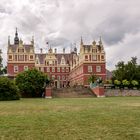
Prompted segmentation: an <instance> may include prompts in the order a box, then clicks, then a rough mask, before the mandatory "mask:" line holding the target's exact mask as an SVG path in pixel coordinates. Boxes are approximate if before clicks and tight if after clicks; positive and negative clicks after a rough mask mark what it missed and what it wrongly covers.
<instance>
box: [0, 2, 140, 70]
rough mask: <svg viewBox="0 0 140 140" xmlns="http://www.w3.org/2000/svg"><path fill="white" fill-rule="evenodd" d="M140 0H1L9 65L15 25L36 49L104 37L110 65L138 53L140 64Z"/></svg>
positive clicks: (2, 40) (1, 38)
mask: <svg viewBox="0 0 140 140" xmlns="http://www.w3.org/2000/svg"><path fill="white" fill-rule="evenodd" d="M139 8H140V0H107V1H106V0H0V49H2V51H3V57H4V63H5V64H6V51H7V38H8V35H10V36H11V42H12V43H13V38H14V33H15V28H16V27H17V28H18V32H19V37H20V38H22V39H23V41H24V42H25V43H29V41H30V40H31V38H32V36H34V38H35V45H36V51H39V49H40V48H44V52H45V51H46V44H45V42H46V41H49V42H50V44H51V45H52V47H53V48H56V47H57V48H58V51H61V50H62V48H63V47H66V49H67V51H68V50H70V47H71V43H76V44H77V47H79V41H80V37H81V36H83V40H84V42H85V44H90V43H91V42H92V41H93V40H96V41H98V40H99V36H102V40H103V43H104V47H105V50H106V58H107V68H108V69H109V70H112V69H114V68H115V64H116V63H117V62H118V61H120V60H123V61H128V60H130V59H131V57H133V56H137V58H138V63H140V9H139Z"/></svg>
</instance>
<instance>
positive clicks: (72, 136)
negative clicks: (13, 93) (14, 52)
mask: <svg viewBox="0 0 140 140" xmlns="http://www.w3.org/2000/svg"><path fill="white" fill-rule="evenodd" d="M0 140H140V97H110V98H72V99H70V98H68V99H66V98H57V99H21V100H20V101H1V102H0Z"/></svg>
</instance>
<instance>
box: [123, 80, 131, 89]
mask: <svg viewBox="0 0 140 140" xmlns="http://www.w3.org/2000/svg"><path fill="white" fill-rule="evenodd" d="M122 84H123V86H124V87H128V86H129V85H130V82H129V81H127V80H126V79H125V80H123V81H122Z"/></svg>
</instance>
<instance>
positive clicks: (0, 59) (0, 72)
mask: <svg viewBox="0 0 140 140" xmlns="http://www.w3.org/2000/svg"><path fill="white" fill-rule="evenodd" d="M1 53H2V52H1V50H0V75H1V74H3V73H2V66H3V65H2V60H3V59H2V57H1Z"/></svg>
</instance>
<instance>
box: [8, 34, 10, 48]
mask: <svg viewBox="0 0 140 140" xmlns="http://www.w3.org/2000/svg"><path fill="white" fill-rule="evenodd" d="M8 46H10V36H8Z"/></svg>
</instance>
